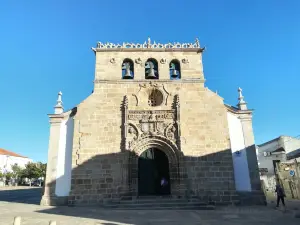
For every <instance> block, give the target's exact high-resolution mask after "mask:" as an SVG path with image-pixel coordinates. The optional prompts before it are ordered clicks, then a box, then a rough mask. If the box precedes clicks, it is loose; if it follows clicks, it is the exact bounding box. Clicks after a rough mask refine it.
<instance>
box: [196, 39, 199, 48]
mask: <svg viewBox="0 0 300 225" xmlns="http://www.w3.org/2000/svg"><path fill="white" fill-rule="evenodd" d="M195 44H196V48H200V42H199V39H198V38H196V41H195Z"/></svg>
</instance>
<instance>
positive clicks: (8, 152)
mask: <svg viewBox="0 0 300 225" xmlns="http://www.w3.org/2000/svg"><path fill="white" fill-rule="evenodd" d="M0 155H7V156H14V157H20V158H28V157H26V156H22V155H19V154H17V153H14V152H11V151H8V150H5V149H3V148H0Z"/></svg>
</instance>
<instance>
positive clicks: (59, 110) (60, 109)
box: [54, 91, 64, 114]
mask: <svg viewBox="0 0 300 225" xmlns="http://www.w3.org/2000/svg"><path fill="white" fill-rule="evenodd" d="M61 96H62V92H61V91H60V92H58V97H57V101H56V105H55V107H54V113H55V114H61V113H63V112H64V108H63V105H62V103H63V102H62V100H61Z"/></svg>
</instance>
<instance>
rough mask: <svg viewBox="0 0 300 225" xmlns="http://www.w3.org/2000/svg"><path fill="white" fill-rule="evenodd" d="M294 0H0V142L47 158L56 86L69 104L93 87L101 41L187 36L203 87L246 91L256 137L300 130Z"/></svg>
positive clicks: (299, 24)
mask: <svg viewBox="0 0 300 225" xmlns="http://www.w3.org/2000/svg"><path fill="white" fill-rule="evenodd" d="M299 11H300V1H297V0H294V1H293V0H291V1H282V0H264V1H261V0H252V1H240V0H226V1H225V0H218V1H216V0H211V1H202V0H201V1H200V0H194V1H188V0H185V1H176V0H175V1H174V0H173V1H169V0H167V1H166V0H165V1H156V0H152V1H151V2H149V1H141V0H135V1H130V0H128V1H96V0H90V1H70V0H64V1H59V0H51V1H50V0H48V1H46V0H44V1H37V0H36V1H34V0H32V1H13V0H11V1H8V0H6V1H5V0H4V1H1V3H0V98H1V102H2V104H1V114H0V147H2V148H5V149H8V150H11V151H14V152H17V153H19V154H23V155H26V156H28V157H30V158H33V159H34V160H41V161H44V162H45V161H46V160H47V151H48V137H49V123H48V117H47V114H48V113H52V112H53V106H54V105H55V101H56V98H57V92H58V91H60V90H61V91H62V92H63V102H64V107H65V109H70V108H71V107H73V106H75V105H77V104H78V103H79V102H81V101H82V100H83V99H85V98H86V97H87V96H88V95H90V93H91V91H92V89H93V77H94V64H95V56H94V54H93V52H92V51H91V47H93V46H95V45H96V42H97V41H102V42H107V41H109V42H123V41H125V42H127V41H128V42H144V41H145V40H146V39H147V37H148V36H150V37H151V39H152V40H156V41H157V42H162V43H167V42H174V41H176V42H177V41H178V42H193V41H194V39H195V37H198V38H199V40H200V43H201V45H202V46H205V47H206V48H207V50H206V52H205V53H204V55H203V64H204V73H205V74H204V75H205V78H206V80H207V82H206V86H207V87H209V88H210V89H211V90H213V91H215V90H218V93H219V94H220V95H221V96H222V97H224V100H225V102H226V103H228V104H232V105H235V104H236V103H237V95H238V93H237V89H238V87H239V86H240V87H242V88H243V94H244V96H245V100H246V101H247V102H248V107H249V108H253V109H255V112H254V117H253V122H254V132H255V139H256V143H257V144H259V143H262V142H264V141H268V140H270V139H272V138H275V137H277V136H279V135H282V134H284V135H291V136H297V135H300V119H299V110H300V102H299V90H298V87H299V83H300V56H299V53H300V14H299Z"/></svg>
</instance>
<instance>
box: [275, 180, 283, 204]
mask: <svg viewBox="0 0 300 225" xmlns="http://www.w3.org/2000/svg"><path fill="white" fill-rule="evenodd" d="M275 192H276V194H277V205H276V208H278V207H279V202H280V200H281V202H282V205H283V206H284V207H285V203H284V197H285V194H284V191H283V188H282V187H281V186H280V183H279V180H278V181H277V185H276V189H275Z"/></svg>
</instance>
